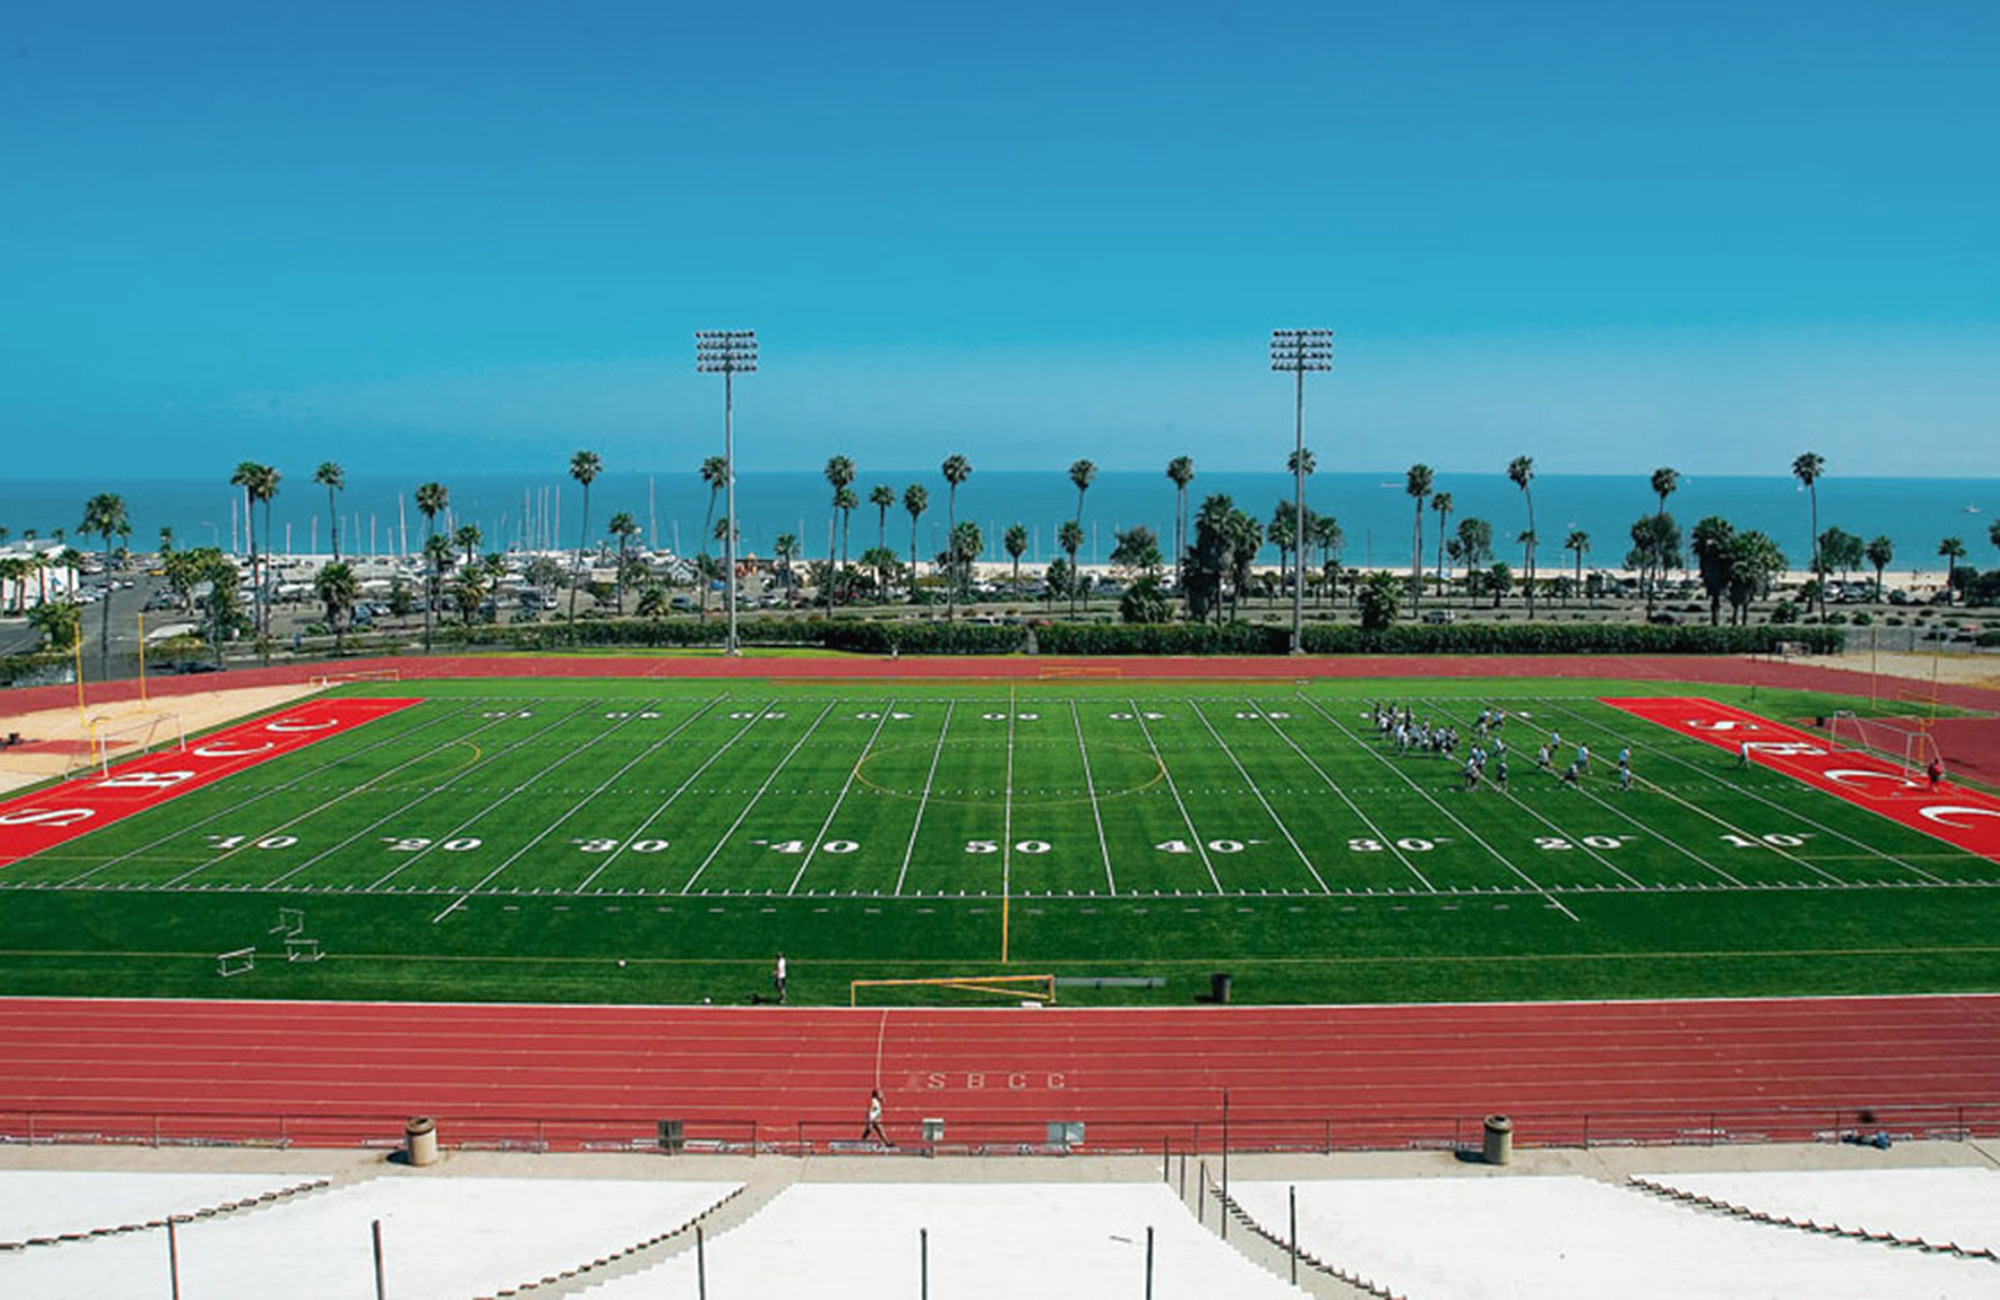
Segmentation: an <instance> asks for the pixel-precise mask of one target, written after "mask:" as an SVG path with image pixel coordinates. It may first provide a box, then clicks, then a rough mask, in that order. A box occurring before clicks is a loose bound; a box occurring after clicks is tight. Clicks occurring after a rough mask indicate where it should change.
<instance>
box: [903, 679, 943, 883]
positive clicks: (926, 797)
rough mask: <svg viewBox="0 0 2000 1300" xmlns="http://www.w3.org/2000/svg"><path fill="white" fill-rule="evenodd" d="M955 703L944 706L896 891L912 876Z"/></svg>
mask: <svg viewBox="0 0 2000 1300" xmlns="http://www.w3.org/2000/svg"><path fill="white" fill-rule="evenodd" d="M952 705H953V701H951V700H946V701H945V705H944V725H943V726H941V727H939V728H938V738H937V748H936V749H934V750H933V751H931V768H930V771H928V772H926V773H924V792H923V794H922V795H921V796H920V797H919V798H918V800H917V819H916V821H915V822H913V823H911V825H910V842H909V843H908V844H906V845H905V846H904V847H903V865H902V867H901V868H900V869H898V870H897V872H896V890H895V892H896V893H898V894H900V893H902V892H903V880H904V878H905V877H907V876H908V875H909V874H910V858H911V856H912V855H914V854H915V853H916V851H917V832H918V831H920V830H922V829H923V827H924V809H925V808H926V807H928V806H929V804H930V801H931V782H932V781H933V780H935V779H936V778H937V769H938V759H939V758H940V757H942V756H943V754H944V737H945V733H946V732H947V731H949V730H951V710H952Z"/></svg>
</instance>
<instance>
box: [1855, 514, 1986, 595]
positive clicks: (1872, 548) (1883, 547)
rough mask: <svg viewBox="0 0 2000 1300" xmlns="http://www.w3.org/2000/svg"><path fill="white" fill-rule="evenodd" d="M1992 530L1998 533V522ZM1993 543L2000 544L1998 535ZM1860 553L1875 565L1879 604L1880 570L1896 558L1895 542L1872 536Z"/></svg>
mask: <svg viewBox="0 0 2000 1300" xmlns="http://www.w3.org/2000/svg"><path fill="white" fill-rule="evenodd" d="M1993 531H1994V532H1995V533H1996V534H2000V524H1995V525H1993ZM1993 544H1994V545H1995V546H2000V536H1996V537H1995V538H1994V539H1993ZM1862 554H1864V555H1866V556H1867V557H1868V563H1870V564H1872V565H1874V566H1875V600H1876V603H1877V604H1880V603H1881V600H1882V570H1884V569H1886V568H1888V567H1889V562H1890V561H1891V560H1893V559H1895V558H1896V544H1895V543H1894V542H1892V541H1890V540H1889V539H1888V538H1886V537H1879V536H1878V537H1874V538H1871V539H1869V542H1868V546H1867V548H1866V549H1865V550H1863V552H1862Z"/></svg>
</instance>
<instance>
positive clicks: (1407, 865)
mask: <svg viewBox="0 0 2000 1300" xmlns="http://www.w3.org/2000/svg"><path fill="white" fill-rule="evenodd" d="M1252 703H1253V704H1254V705H1255V707H1256V710H1257V716H1258V717H1260V718H1262V719H1263V720H1264V721H1265V722H1266V723H1268V724H1269V725H1270V728H1271V730H1273V731H1275V732H1277V733H1278V738H1279V739H1281V740H1283V741H1284V742H1285V743H1286V744H1287V745H1290V746H1291V747H1292V752H1293V753H1295V754H1297V755H1298V756H1299V757H1300V758H1302V759H1304V760H1305V761H1306V766H1308V767H1310V768H1312V770H1313V771H1315V772H1317V773H1319V779H1320V780H1322V781H1324V782H1326V788H1327V789H1329V790H1331V791H1333V792H1334V793H1335V794H1337V795H1339V796H1340V801H1341V802H1342V803H1344V804H1346V805H1347V808H1348V811H1349V812H1351V813H1353V814H1354V815H1355V816H1356V817H1358V818H1360V819H1361V824H1362V825H1363V826H1366V827H1367V828H1368V833H1369V834H1371V835H1373V836H1374V837H1375V842H1376V843H1377V844H1380V845H1381V846H1382V847H1383V848H1385V849H1387V850H1389V852H1391V853H1393V854H1395V855H1396V861H1398V862H1400V863H1402V864H1403V867H1404V869H1405V870H1407V871H1408V872H1409V873H1410V874H1411V875H1413V876H1415V877H1416V878H1417V882H1418V883H1419V884H1421V885H1422V886H1423V887H1424V888H1425V889H1428V890H1430V891H1431V892H1432V893H1433V894H1435V893H1436V892H1437V886H1436V885H1433V884H1432V883H1431V882H1430V880H1429V878H1428V877H1426V876H1425V875H1424V873H1423V872H1421V871H1419V870H1417V864H1416V863H1414V862H1412V861H1410V859H1409V858H1408V856H1406V855H1405V854H1404V852H1403V850H1402V849H1400V848H1398V847H1397V846H1396V840H1395V837H1394V836H1391V835H1389V834H1388V833H1387V832H1385V831H1384V830H1383V829H1382V828H1381V827H1380V826H1378V825H1376V824H1375V819H1374V818H1372V817H1370V816H1369V815H1368V814H1367V813H1365V812H1362V811H1361V805H1360V804H1358V803H1356V802H1354V800H1353V799H1351V798H1349V797H1348V794H1347V791H1345V790H1343V789H1341V788H1340V786H1339V784H1338V783H1337V782H1335V781H1334V779H1333V778H1332V777H1330V776H1328V775H1327V774H1326V769H1325V768H1323V767H1321V766H1320V765H1319V764H1318V763H1317V762H1316V761H1314V759H1313V756H1312V755H1311V754H1308V753H1306V751H1305V750H1303V749H1300V748H1299V742H1298V741H1296V740H1293V739H1292V738H1291V735H1290V734H1289V733H1288V732H1286V730H1285V729H1284V728H1283V727H1281V726H1279V725H1278V720H1277V719H1276V718H1273V717H1272V716H1271V715H1270V714H1269V713H1268V712H1266V711H1265V709H1264V706H1263V705H1261V704H1255V701H1252ZM1328 892H1332V891H1330V890H1329V891H1328Z"/></svg>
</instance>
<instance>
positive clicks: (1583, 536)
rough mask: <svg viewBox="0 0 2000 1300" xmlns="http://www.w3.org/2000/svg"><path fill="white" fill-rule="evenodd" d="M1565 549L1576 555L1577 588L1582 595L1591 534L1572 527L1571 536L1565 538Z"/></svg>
mask: <svg viewBox="0 0 2000 1300" xmlns="http://www.w3.org/2000/svg"><path fill="white" fill-rule="evenodd" d="M1563 549H1564V550H1565V551H1569V552H1571V553H1572V554H1574V555H1575V556H1576V590H1577V593H1578V594H1579V595H1580V594H1582V592H1583V557H1584V556H1586V555H1588V554H1590V534H1589V533H1586V532H1584V531H1583V530H1582V529H1581V528H1572V529H1570V530H1569V536H1568V537H1565V538H1563Z"/></svg>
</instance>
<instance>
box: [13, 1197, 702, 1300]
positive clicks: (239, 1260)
mask: <svg viewBox="0 0 2000 1300" xmlns="http://www.w3.org/2000/svg"><path fill="white" fill-rule="evenodd" d="M738 1186H739V1185H738V1184H735V1183H719V1182H669V1181H655V1180H612V1179H565V1178H486V1177H437V1176H433V1175H431V1174H428V1173H418V1172H385V1173H383V1174H381V1175H378V1176H376V1177H373V1178H370V1179H367V1180H365V1181H363V1182H358V1183H353V1184H350V1185H346V1186H340V1187H333V1188H329V1189H326V1190H324V1191H319V1192H315V1193H312V1194H310V1195H306V1196H300V1197H296V1198H292V1199H289V1200H284V1201H279V1202H276V1203H274V1204H272V1205H270V1206H268V1207H265V1208H260V1209H256V1210H251V1211H248V1212H245V1213H241V1214H233V1215H225V1216H222V1217H218V1218H210V1219H200V1220H196V1221H194V1222H191V1223H187V1224H183V1225H181V1226H180V1228H179V1231H178V1236H179V1250H180V1277H181V1290H182V1294H183V1295H188V1296H200V1297H203V1300H263V1298H264V1297H269V1296H275V1295H283V1296H286V1297H288V1298H289V1300H320V1298H321V1297H325V1298H326V1300H335V1298H336V1297H342V1298H344V1297H353V1296H369V1295H373V1294H374V1293H375V1291H374V1285H375V1282H374V1251H373V1244H372V1240H371V1227H370V1225H371V1223H372V1222H373V1221H374V1220H377V1219H379V1220H381V1222H382V1236H383V1246H384V1249H383V1255H384V1259H385V1269H384V1272H385V1276H386V1281H387V1283H388V1293H389V1294H390V1295H392V1296H395V1297H397V1300H421V1298H424V1297H453V1298H454V1300H468V1298H469V1297H473V1296H482V1295H496V1294H499V1293H501V1292H504V1291H508V1290H510V1289H512V1288H516V1287H519V1286H521V1285H522V1284H524V1283H530V1282H538V1281H540V1280H542V1279H543V1278H550V1277H558V1276H560V1275H562V1274H564V1273H567V1272H573V1271H575V1270H577V1269H579V1268H583V1267H586V1266H593V1265H595V1264H596V1263H597V1261H599V1260H605V1259H609V1258H610V1257H612V1256H613V1255H615V1254H618V1253H622V1252H625V1251H627V1250H629V1249H631V1248H633V1247H635V1246H638V1245H639V1244H641V1243H643V1242H647V1241H650V1240H653V1239H657V1238H659V1237H662V1236H664V1235H666V1234H669V1233H672V1232H674V1231H676V1230H679V1229H681V1228H683V1227H685V1225H686V1224H687V1223H688V1222H689V1221H691V1220H692V1219H694V1218H695V1217H696V1216H697V1215H699V1214H701V1213H703V1212H704V1211H706V1210H707V1209H708V1208H709V1207H711V1206H713V1205H714V1204H716V1203H717V1202H718V1201H721V1200H723V1199H724V1198H726V1197H728V1196H730V1195H731V1194H733V1193H734V1192H735V1191H736V1190H737V1188H738ZM167 1275H168V1274H167V1246H166V1239H165V1234H164V1232H162V1231H153V1232H141V1233H126V1234H121V1235H118V1236H109V1237H98V1238H93V1239H91V1240H88V1241H77V1242H63V1243H61V1244H58V1245H53V1246H39V1247H31V1248H28V1249H26V1250H19V1251H10V1252H6V1253H5V1254H0V1296H89V1297H91V1298H92V1300H127V1298H128V1297H129V1300H157V1297H159V1296H162V1295H165V1294H166V1293H167V1286H166V1282H167Z"/></svg>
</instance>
